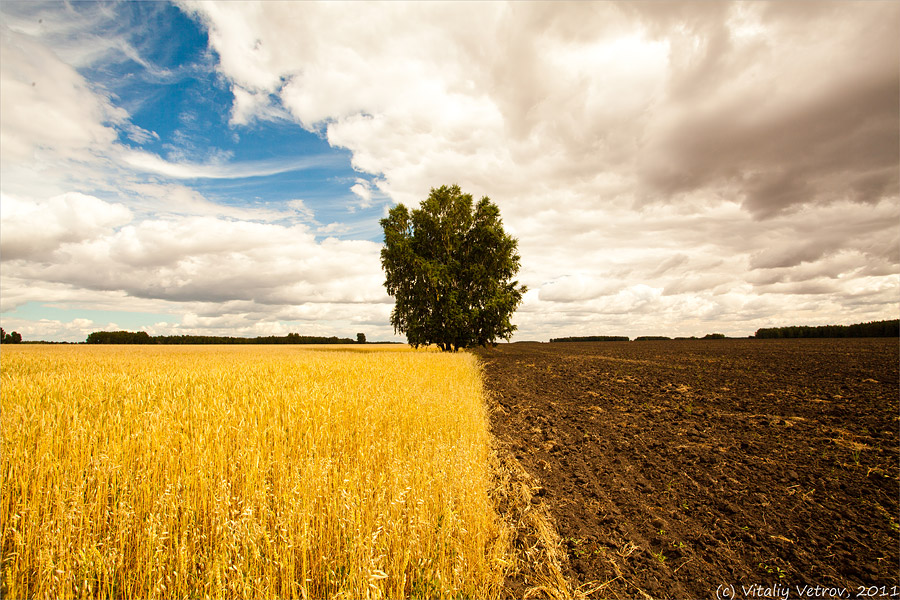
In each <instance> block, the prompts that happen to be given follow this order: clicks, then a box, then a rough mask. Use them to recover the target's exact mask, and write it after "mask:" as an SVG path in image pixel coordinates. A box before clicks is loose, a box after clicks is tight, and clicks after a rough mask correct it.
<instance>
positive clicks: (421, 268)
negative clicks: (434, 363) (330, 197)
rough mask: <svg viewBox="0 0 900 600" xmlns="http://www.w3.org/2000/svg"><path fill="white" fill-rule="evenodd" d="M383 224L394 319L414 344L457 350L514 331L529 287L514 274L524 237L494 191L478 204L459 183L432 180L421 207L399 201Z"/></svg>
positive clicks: (490, 341) (383, 261)
mask: <svg viewBox="0 0 900 600" xmlns="http://www.w3.org/2000/svg"><path fill="white" fill-rule="evenodd" d="M381 227H382V228H383V229H384V248H382V250H381V266H382V267H383V268H384V272H385V282H384V285H385V287H386V288H387V292H388V294H390V295H391V296H393V297H394V300H395V305H394V310H393V311H392V312H391V324H392V325H393V326H394V331H396V332H398V333H404V334H406V339H407V341H408V342H409V343H410V345H412V346H413V347H414V348H418V347H419V346H420V345H428V344H437V345H438V346H439V347H440V348H441V349H442V350H444V351H451V350H452V351H456V350H459V349H460V348H469V347H472V346H476V345H481V346H487V345H488V344H495V343H496V340H497V338H501V339H505V340H508V339H509V338H510V336H512V333H513V332H514V331H515V330H516V326H515V325H513V324H512V322H511V321H510V318H511V317H512V314H513V312H514V311H515V310H516V308H517V307H518V306H519V304H520V303H521V301H522V294H524V293H525V292H526V288H525V286H524V285H519V282H518V281H514V280H513V277H515V275H516V273H517V272H518V271H519V255H518V254H516V249H517V247H518V241H517V240H516V239H515V238H513V237H512V236H510V235H507V234H506V232H505V231H504V230H503V223H502V221H501V220H500V209H498V208H497V205H496V204H494V203H493V202H491V200H490V199H489V198H488V197H487V196H485V197H484V198H482V199H481V200H479V201H478V203H477V204H474V206H473V200H472V196H471V194H463V193H462V191H461V190H460V189H459V186H457V185H453V186H442V187H439V188H436V189H435V188H432V190H431V193H430V194H429V196H428V198H427V199H426V200H424V201H423V202H422V203H421V205H420V207H419V208H418V209H417V210H413V211H410V210H409V209H407V208H406V206H404V205H402V204H398V205H397V206H395V207H394V208H392V209H391V211H390V212H389V213H388V216H387V218H385V219H382V220H381Z"/></svg>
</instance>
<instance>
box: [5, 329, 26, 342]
mask: <svg viewBox="0 0 900 600" xmlns="http://www.w3.org/2000/svg"><path fill="white" fill-rule="evenodd" d="M21 341H22V334H21V333H19V332H18V331H13V332H12V333H6V331H5V330H4V329H3V328H2V327H0V343H2V344H18V343H20V342H21Z"/></svg>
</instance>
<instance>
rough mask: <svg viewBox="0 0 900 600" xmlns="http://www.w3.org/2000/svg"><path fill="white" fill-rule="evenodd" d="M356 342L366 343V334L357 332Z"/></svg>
mask: <svg viewBox="0 0 900 600" xmlns="http://www.w3.org/2000/svg"><path fill="white" fill-rule="evenodd" d="M356 343H357V344H365V343H366V334H364V333H357V334H356Z"/></svg>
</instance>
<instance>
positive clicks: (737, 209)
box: [0, 2, 900, 341]
mask: <svg viewBox="0 0 900 600" xmlns="http://www.w3.org/2000/svg"><path fill="white" fill-rule="evenodd" d="M898 23H900V8H898V5H896V4H895V3H891V2H872V3H867V4H865V5H864V6H860V5H858V4H853V3H840V2H838V3H833V2H832V3H821V4H819V3H806V4H803V5H791V6H784V5H782V4H781V3H766V2H754V3H732V4H728V5H713V4H706V5H696V4H680V3H648V4H639V5H636V6H633V5H631V4H627V3H623V4H620V3H615V2H604V3H575V4H559V3H540V2H538V3H527V4H523V3H502V2H491V3H469V2H466V3H453V2H450V3H436V4H431V5H429V4H425V5H422V4H406V3H391V4H378V3H352V4H350V3H348V4H341V3H324V4H323V3H312V2H304V3H262V4H251V3H243V2H226V3H219V2H180V3H164V2H121V3H92V2H75V3H68V4H67V3H62V2H46V3H43V2H27V3H26V2H4V3H3V4H2V5H0V35H2V56H3V60H2V62H0V67H2V81H0V95H2V107H0V134H2V137H0V193H2V199H0V217H2V221H0V311H2V312H0V321H2V324H3V327H4V329H6V330H7V331H11V330H17V331H20V332H21V333H22V335H23V337H24V339H26V340H27V339H46V340H67V341H81V340H83V339H84V338H85V337H86V336H87V334H88V333H90V332H91V331H96V330H100V329H108V328H113V327H115V328H124V329H132V330H134V329H144V330H147V331H149V332H150V333H154V334H178V333H196V334H210V335H247V336H254V335H271V334H284V333H287V332H292V331H296V332H300V333H304V334H311V335H319V334H327V335H340V336H348V337H353V336H355V334H356V333H357V332H365V333H366V335H367V337H368V338H369V339H370V340H371V339H385V340H388V339H391V340H393V339H402V338H400V337H398V336H396V335H395V334H394V332H393V331H392V330H391V328H390V325H389V319H388V317H389V313H390V309H391V307H392V303H391V299H390V298H389V297H388V296H386V294H385V292H384V289H383V287H382V281H383V276H382V273H381V270H380V263H379V257H378V252H379V249H380V243H381V232H380V227H379V225H378V220H379V219H380V218H381V217H382V216H383V215H384V214H385V212H386V210H387V209H388V208H389V207H390V206H392V205H393V204H394V203H396V202H404V203H406V204H408V205H410V204H417V203H418V202H419V201H421V200H422V199H424V198H425V196H427V193H428V190H429V189H430V188H431V187H435V186H439V185H443V184H448V183H459V184H460V185H461V186H462V188H463V190H464V191H466V192H469V193H472V194H473V195H475V196H477V197H480V196H482V195H488V196H490V197H491V199H492V200H494V202H496V203H497V204H498V206H500V208H501V211H502V214H503V218H504V224H505V226H506V228H507V230H508V231H510V232H511V233H513V234H514V235H515V236H516V237H517V238H518V239H519V243H520V251H521V254H522V265H523V266H522V271H521V273H520V279H521V280H522V282H523V283H525V284H526V285H528V287H529V290H530V291H529V292H528V294H527V295H526V298H525V302H524V303H523V305H522V307H521V308H520V310H519V311H518V313H517V315H516V318H515V319H514V322H516V323H517V324H518V326H519V333H518V334H517V335H516V337H515V338H514V339H544V340H546V339H548V338H550V337H559V336H565V335H587V334H609V335H629V336H637V335H651V334H661V335H672V336H676V335H704V334H705V333H709V332H711V331H720V332H723V333H726V334H729V335H749V334H752V333H753V332H754V331H755V330H756V329H758V328H759V327H769V326H777V325H785V324H812V325H815V324H824V323H852V322H859V321H866V320H874V319H884V318H896V316H897V313H898V299H900V231H898V227H897V224H898V222H900V208H898V207H900V202H898V199H900V198H898V169H897V164H898V148H900V143H898V129H900V128H898V110H897V106H898V101H900V91H898V88H900V82H898V72H900V64H898V61H900V59H898V56H900V45H898V41H897V39H896V26H897V24H898Z"/></svg>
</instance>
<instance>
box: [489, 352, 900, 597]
mask: <svg viewBox="0 0 900 600" xmlns="http://www.w3.org/2000/svg"><path fill="white" fill-rule="evenodd" d="M480 356H481V358H482V360H483V362H484V366H485V380H486V385H487V387H488V389H489V390H490V392H491V395H492V402H493V404H494V406H493V414H492V427H493V432H494V434H495V435H496V436H497V438H498V439H500V440H501V443H502V444H504V445H505V446H506V447H507V448H508V450H509V452H510V453H511V454H512V455H513V456H515V458H516V459H517V460H518V461H519V462H520V463H521V464H522V465H523V466H524V467H525V469H526V470H527V471H529V472H530V473H531V474H532V475H533V476H535V477H536V478H538V479H539V480H540V482H541V486H542V488H543V489H538V490H536V495H537V497H539V498H540V500H539V501H540V502H542V503H545V504H546V505H547V506H548V507H549V509H550V512H551V514H552V515H553V517H554V519H555V520H556V525H557V528H558V531H559V534H560V536H561V537H562V539H563V541H564V544H565V546H566V548H567V550H568V559H569V560H568V563H567V565H566V567H565V568H566V569H567V570H568V573H567V575H568V576H569V577H570V578H571V579H572V581H573V582H574V585H575V586H580V585H584V586H585V587H584V588H582V589H584V590H586V589H589V588H595V589H596V588H597V587H599V586H603V587H602V588H601V589H600V590H598V591H597V592H596V596H601V597H611V598H636V597H637V598H640V597H654V598H660V597H662V598H713V597H716V594H717V592H718V593H719V595H720V596H721V595H722V594H723V592H724V594H725V596H726V597H728V594H729V593H731V594H732V596H731V597H734V595H736V596H737V597H763V596H762V595H761V593H762V592H763V590H762V589H761V588H754V587H752V586H766V587H768V589H769V590H774V591H777V590H778V586H782V587H784V588H790V591H791V594H790V597H791V598H796V597H800V593H799V590H800V589H802V587H803V586H804V585H813V586H815V585H820V586H825V587H829V588H830V589H831V590H832V591H834V588H840V589H842V590H844V591H845V593H846V595H844V596H843V597H846V598H856V597H872V595H871V591H872V588H863V589H862V590H861V589H860V588H861V586H885V587H884V588H882V589H879V590H878V591H877V593H876V594H875V596H874V597H895V598H898V597H900V587H895V586H900V580H898V572H900V571H898V567H900V557H898V546H900V528H898V520H900V514H898V494H900V483H898V482H900V433H898V415H900V399H898V396H900V394H898V358H900V353H898V343H897V340H896V339H850V340H696V341H693V340H688V341H665V342H601V343H554V344H537V343H533V344H532V343H519V344H506V345H500V346H498V347H497V348H495V349H493V350H487V351H483V352H481V353H480ZM604 584H605V585H604ZM728 586H730V588H729V587H728ZM795 588H796V590H795ZM754 589H755V590H757V592H756V593H755V592H753V590H754ZM860 594H862V595H860Z"/></svg>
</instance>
